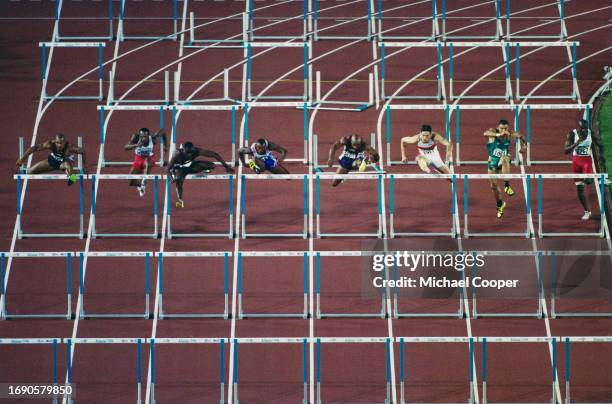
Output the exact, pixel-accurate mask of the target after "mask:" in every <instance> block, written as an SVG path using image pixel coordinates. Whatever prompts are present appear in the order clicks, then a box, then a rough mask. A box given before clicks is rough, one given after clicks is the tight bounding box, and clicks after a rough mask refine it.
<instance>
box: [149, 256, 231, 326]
mask: <svg viewBox="0 0 612 404" xmlns="http://www.w3.org/2000/svg"><path fill="white" fill-rule="evenodd" d="M156 256H157V279H158V282H157V285H158V292H159V318H160V319H162V320H163V319H165V318H223V319H225V320H227V319H228V318H229V317H230V314H229V303H228V301H229V299H228V296H229V258H230V257H231V256H232V253H231V252H230V251H211V252H203V251H177V252H163V253H162V252H157V253H156ZM172 257H187V258H223V296H224V303H223V307H224V309H223V313H202V312H199V313H193V312H190V313H177V312H172V313H168V312H165V311H164V308H163V301H164V299H163V297H164V288H163V284H164V283H163V279H164V276H163V267H164V259H168V258H172Z"/></svg>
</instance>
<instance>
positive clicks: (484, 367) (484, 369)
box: [470, 338, 487, 383]
mask: <svg viewBox="0 0 612 404" xmlns="http://www.w3.org/2000/svg"><path fill="white" fill-rule="evenodd" d="M470 339H471V338H470ZM472 352H473V351H472ZM470 363H471V361H470ZM471 375H472V376H473V374H471ZM482 382H483V383H486V382H487V339H486V338H483V339H482Z"/></svg>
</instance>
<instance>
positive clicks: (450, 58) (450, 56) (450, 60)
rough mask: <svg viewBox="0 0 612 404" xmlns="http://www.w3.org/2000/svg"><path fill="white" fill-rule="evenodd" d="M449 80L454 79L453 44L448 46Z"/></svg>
mask: <svg viewBox="0 0 612 404" xmlns="http://www.w3.org/2000/svg"><path fill="white" fill-rule="evenodd" d="M448 78H449V79H450V80H452V79H453V44H452V43H450V44H448Z"/></svg>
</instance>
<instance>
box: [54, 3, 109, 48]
mask: <svg viewBox="0 0 612 404" xmlns="http://www.w3.org/2000/svg"><path fill="white" fill-rule="evenodd" d="M59 14H60V13H59V2H55V5H54V7H53V19H54V20H55V21H56V22H57V21H59V20H60V15H59ZM107 15H108V35H98V36H91V35H90V36H86V35H73V36H69V35H61V33H60V32H59V27H60V25H59V24H58V25H57V40H58V41H61V40H69V41H74V40H94V41H96V40H100V41H112V40H113V1H112V0H108V14H107ZM93 18H95V17H93Z"/></svg>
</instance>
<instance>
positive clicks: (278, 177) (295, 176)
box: [240, 174, 308, 239]
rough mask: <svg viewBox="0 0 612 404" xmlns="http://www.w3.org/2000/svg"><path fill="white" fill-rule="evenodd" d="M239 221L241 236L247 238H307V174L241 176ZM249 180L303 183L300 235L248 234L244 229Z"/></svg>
mask: <svg viewBox="0 0 612 404" xmlns="http://www.w3.org/2000/svg"><path fill="white" fill-rule="evenodd" d="M241 178H242V182H241V184H240V185H241V203H240V220H241V223H242V232H241V236H242V238H243V239H245V238H247V237H302V238H303V239H306V238H308V175H307V174H242V177H241ZM247 179H249V180H266V181H271V180H302V183H303V201H304V202H303V207H304V209H303V216H304V225H303V230H302V232H301V233H249V232H247V229H246V183H247Z"/></svg>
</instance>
